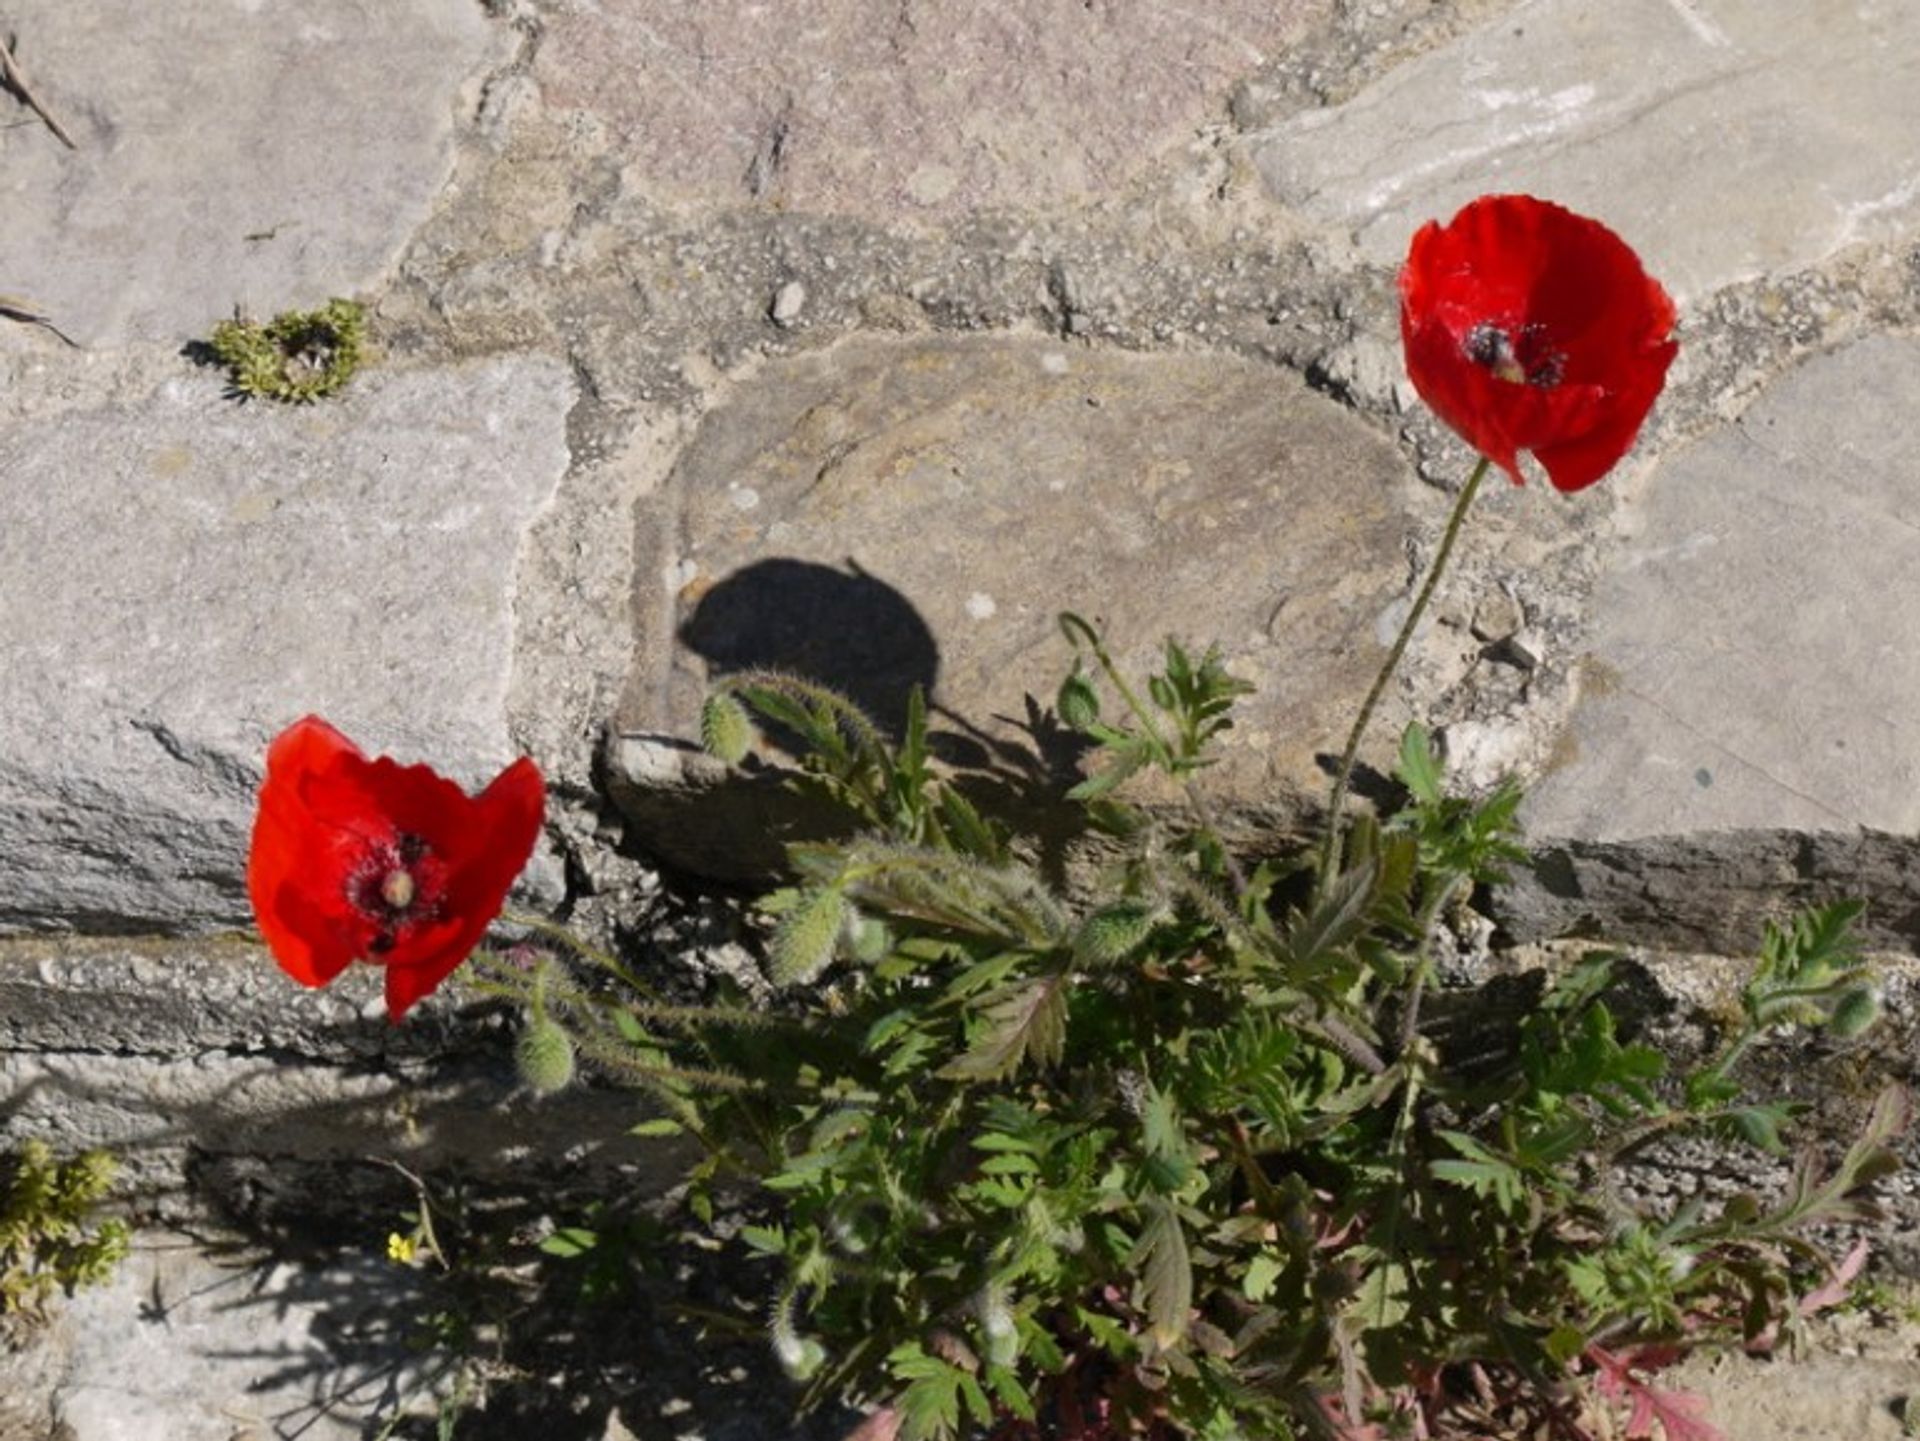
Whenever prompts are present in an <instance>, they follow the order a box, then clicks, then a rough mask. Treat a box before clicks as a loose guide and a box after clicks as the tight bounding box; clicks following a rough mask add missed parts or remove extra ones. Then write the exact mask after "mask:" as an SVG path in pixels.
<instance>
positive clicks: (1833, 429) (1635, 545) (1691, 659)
mask: <svg viewBox="0 0 1920 1441" xmlns="http://www.w3.org/2000/svg"><path fill="white" fill-rule="evenodd" d="M1916 415H1920V340H1915V339H1913V338H1910V337H1905V338H1898V337H1886V336H1882V337H1874V338H1870V339H1867V340H1863V341H1860V342H1858V343H1856V344H1854V345H1852V346H1849V347H1847V348H1846V349H1844V350H1841V351H1838V352H1836V353H1833V354H1830V355H1826V356H1823V357H1820V358H1818V359H1815V360H1813V361H1810V362H1808V363H1807V364H1806V365H1804V366H1803V367H1802V368H1801V369H1800V370H1798V371H1797V372H1794V373H1792V374H1791V375H1789V376H1788V377H1787V378H1785V379H1784V380H1781V381H1779V382H1777V383H1776V384H1775V385H1774V386H1773V387H1772V389H1771V390H1770V391H1769V392H1768V393H1767V394H1765V395H1764V396H1763V397H1762V399H1761V400H1760V401H1759V402H1757V403H1756V404H1755V405H1754V406H1752V407H1751V408H1750V409H1749V410H1748V411H1747V412H1746V414H1745V415H1743V416H1742V417H1741V418H1740V420H1739V421H1738V422H1736V423H1735V424H1734V425H1732V426H1730V427H1728V428H1727V429H1725V430H1722V431H1719V432H1716V433H1715V434H1713V435H1710V436H1709V437H1707V438H1706V439H1704V440H1702V441H1700V442H1699V443H1698V444H1696V445H1694V446H1692V447H1691V448H1690V449H1688V450H1685V451H1682V452H1680V453H1678V454H1676V455H1675V456H1673V457H1672V458H1671V459H1670V460H1668V461H1666V462H1665V463H1663V464H1662V465H1661V466H1659V467H1658V469H1656V471H1655V472H1654V474H1653V476H1652V478H1651V480H1650V481H1649V482H1648V484H1647V486H1646V488H1645V490H1644V492H1643V493H1642V494H1640V495H1638V496H1637V497H1635V498H1634V499H1633V500H1632V502H1631V503H1630V504H1629V505H1627V506H1626V507H1625V510H1624V514H1623V517H1622V524H1623V525H1624V527H1625V528H1626V529H1627V531H1628V534H1627V536H1626V538H1625V540H1624V542H1623V543H1622V544H1621V546H1620V548H1619V549H1618V551H1617V552H1616V553H1615V554H1614V555H1613V557H1612V559H1611V562H1610V569H1609V571H1608V573H1607V574H1606V575H1604V576H1603V578H1602V579H1601V581H1600V583H1599V585H1598V587H1597V588H1596V591H1595V594H1594V596H1593V600H1592V603H1591V615H1592V625H1593V632H1592V637H1591V641H1590V650H1589V653H1588V654H1587V656H1586V657H1585V659H1584V661H1583V663H1582V678H1583V683H1582V691H1583V699H1582V701H1581V703H1580V705H1579V706H1578V708H1577V709H1576V711H1575V712H1574V716H1573V720H1572V723H1571V726H1570V729H1569V731H1568V733H1567V735H1566V736H1565V737H1564V739H1563V741H1562V743H1561V746H1560V750H1559V758H1560V759H1559V764H1558V766H1557V768H1556V769H1555V770H1554V771H1553V772H1552V773H1551V774H1550V775H1549V776H1547V778H1546V779H1544V780H1543V781H1542V782H1541V783H1540V784H1539V785H1538V786H1537V787H1536V788H1535V790H1534V792H1533V795H1532V798H1531V802H1530V806H1529V826H1530V829H1531V830H1532V831H1533V833H1534V834H1535V835H1536V836H1537V837H1539V838H1540V840H1541V842H1542V843H1543V844H1547V845H1550V846H1561V845H1568V844H1572V845H1574V846H1575V847H1576V848H1578V847H1585V848H1587V849H1588V850H1589V851H1591V850H1592V848H1593V847H1595V846H1599V847H1604V848H1607V849H1606V851H1605V853H1606V855H1607V856H1608V857H1610V858H1611V859H1610V861H1609V865H1611V866H1612V868H1613V872H1612V875H1611V884H1613V885H1614V886H1616V887H1625V888H1629V889H1630V888H1631V887H1632V886H1633V885H1635V884H1638V885H1641V886H1642V887H1645V886H1648V885H1653V884H1655V882H1654V880H1653V879H1651V878H1653V877H1657V876H1659V875H1660V874H1661V873H1663V872H1667V871H1670V872H1671V874H1669V875H1668V880H1667V883H1666V884H1668V885H1671V886H1672V887H1673V888H1675V890H1676V892H1677V893H1676V894H1675V895H1674V896H1672V897H1668V898H1667V899H1668V900H1669V901H1670V902H1671V903H1672V904H1673V906H1674V908H1675V919H1676V920H1677V921H1678V922H1680V923H1681V924H1683V925H1684V924H1685V922H1686V920H1687V918H1689V917H1699V916H1701V915H1703V914H1704V915H1711V914H1712V913H1713V911H1714V908H1715V906H1716V905H1719V906H1722V907H1723V909H1724V910H1725V912H1726V914H1728V915H1729V916H1731V915H1736V914H1744V913H1746V912H1750V911H1751V910H1752V909H1753V905H1752V902H1751V899H1750V900H1749V901H1748V903H1746V904H1736V900H1737V897H1736V896H1735V895H1734V894H1732V893H1733V892H1734V891H1736V890H1738V889H1741V888H1747V889H1749V891H1750V893H1751V894H1757V895H1758V896H1760V897H1763V898H1764V897H1766V896H1773V897H1776V898H1777V897H1779V896H1780V895H1781V893H1782V890H1783V888H1789V889H1790V888H1792V887H1794V886H1799V885H1803V884H1805V883H1807V882H1809V881H1810V880H1812V879H1814V873H1815V872H1817V871H1824V870H1829V869H1830V870H1831V871H1832V872H1833V876H1832V877H1830V879H1833V878H1844V877H1846V875H1847V873H1848V872H1849V871H1850V872H1851V873H1852V875H1851V879H1852V883H1853V886H1854V887H1855V888H1856V889H1859V890H1862V891H1864V892H1866V893H1868V894H1870V895H1873V896H1874V897H1875V898H1876V900H1877V902H1878V904H1876V906H1875V910H1876V911H1877V912H1879V918H1880V920H1881V921H1882V922H1883V923H1887V922H1894V923H1896V924H1901V925H1906V924H1910V922H1907V921H1902V920H1901V919H1900V918H1901V917H1902V916H1906V915H1909V914H1911V913H1912V912H1913V908H1914V906H1915V904H1916V902H1917V901H1920V888H1916V886H1915V884H1914V882H1913V880H1912V878H1911V866H1910V864H1907V863H1905V862H1903V860H1902V856H1901V852H1900V849H1899V847H1898V846H1897V845H1896V844H1895V840H1896V839H1897V838H1898V837H1900V836H1911V835H1912V834H1913V833H1914V832H1915V831H1920V647H1916V645H1915V643H1914V634H1913V624H1912V620H1913V617H1912V614H1911V606H1910V605H1909V604H1908V599H1909V598H1910V597H1911V595H1912V592H1913V576H1914V574H1915V573H1916V571H1920V497H1917V496H1916V492H1915V489H1914V484H1913V457H1914V456H1915V455H1916V454H1920V423H1916V421H1915V416H1916ZM1875 833H1880V834H1879V835H1878V837H1877V838H1876V834H1875ZM1823 836H1824V837H1826V838H1827V839H1826V840H1825V841H1823V840H1822V837H1823ZM1661 838H1674V839H1673V840H1662V839H1661ZM1679 838H1684V844H1682V842H1681V840H1680V839H1679ZM1776 838H1786V841H1787V843H1785V844H1782V843H1781V842H1780V840H1778V839H1776ZM1823 845H1825V846H1826V847H1827V848H1828V849H1832V850H1833V851H1834V855H1833V857H1832V858H1830V861H1829V863H1827V864H1823V863H1821V862H1820V860H1819V858H1818V857H1819V853H1820V851H1821V847H1822V846H1823ZM1714 846H1718V847H1720V848H1721V849H1722V850H1723V852H1724V860H1725V863H1724V864H1723V865H1721V866H1720V867H1719V868H1718V872H1717V879H1716V873H1715V870H1714V869H1713V868H1707V867H1702V868H1701V869H1700V870H1699V872H1698V873H1697V874H1695V875H1694V877H1693V878H1692V880H1690V881H1689V880H1687V879H1685V877H1684V875H1683V873H1682V872H1681V871H1680V870H1679V869H1678V865H1679V862H1680V860H1681V859H1682V857H1681V851H1682V850H1686V849H1688V848H1690V850H1689V854H1690V855H1691V863H1692V864H1693V865H1696V866H1697V865H1698V864H1699V861H1700V856H1699V855H1698V854H1697V853H1698V852H1699V851H1700V849H1701V848H1702V847H1707V848H1712V847H1714ZM1743 850H1744V851H1747V852H1750V853H1751V854H1750V856H1749V858H1748V863H1746V864H1741V863H1740V853H1741V852H1742V851H1743ZM1842 854H1844V856H1845V858H1846V859H1845V860H1844V862H1842V860H1841V859H1840V857H1841V856H1842ZM1762 856H1764V857H1765V858H1766V859H1765V860H1764V861H1763V860H1762V859H1760V858H1761V857H1762ZM1635 857H1638V859H1637V860H1635V859H1634V858H1635ZM1906 859H1907V861H1910V859H1911V857H1907V858H1906ZM1622 868H1625V869H1624V873H1623V872H1622ZM1592 870H1593V872H1594V873H1593V874H1591V875H1589V876H1588V877H1587V880H1588V883H1589V887H1588V888H1590V887H1591V885H1595V884H1600V883H1601V882H1603V881H1606V880H1607V879H1608V877H1607V876H1606V875H1605V874H1603V872H1604V871H1605V868H1604V867H1601V866H1599V865H1598V863H1596V865H1595V866H1594V867H1593V868H1592ZM1582 873H1583V874H1584V873H1585V872H1584V870H1583V872H1582ZM1575 881H1576V877H1575V876H1574V875H1573V874H1571V873H1569V874H1566V875H1563V876H1562V877H1561V878H1560V886H1561V889H1562V890H1571V891H1573V892H1575V893H1576V894H1572V895H1567V896H1564V897H1562V898H1561V902H1560V904H1559V905H1558V906H1557V907H1549V914H1550V915H1554V916H1556V917H1557V919H1559V920H1561V921H1565V920H1567V919H1570V918H1571V913H1570V912H1569V911H1568V910H1567V908H1568V907H1573V908H1575V909H1576V910H1577V908H1578V906H1579V904H1580V901H1579V898H1578V895H1577V892H1578V891H1579V890H1580V889H1581V888H1582V887H1581V886H1580V885H1578V884H1575ZM1689 889H1691V890H1692V892H1693V894H1692V896H1691V898H1689V897H1688V896H1687V894H1686V892H1687V891H1688V890H1689ZM1649 909H1650V910H1653V911H1657V910H1658V909H1659V907H1657V906H1652V907H1649ZM1912 938H1913V937H1911V936H1909V937H1908V939H1912ZM1751 939H1752V936H1751V935H1748V936H1745V937H1739V938H1734V939H1733V944H1734V945H1735V946H1740V945H1744V944H1745V943H1747V942H1750V941H1751Z"/></svg>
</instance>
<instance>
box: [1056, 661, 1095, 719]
mask: <svg viewBox="0 0 1920 1441" xmlns="http://www.w3.org/2000/svg"><path fill="white" fill-rule="evenodd" d="M1054 709H1055V710H1057V711H1059V712H1060V719H1061V721H1062V722H1063V723H1064V724H1065V725H1066V726H1068V727H1069V728H1070V729H1072V730H1077V731H1083V730H1086V729H1087V728H1088V727H1089V726H1091V725H1093V724H1095V723H1096V722H1098V721H1099V719H1100V693H1099V692H1098V691H1096V690H1095V689H1094V688H1093V682H1091V681H1089V680H1088V679H1087V678H1086V677H1085V676H1083V675H1081V674H1080V672H1079V671H1075V672H1074V673H1073V674H1072V675H1070V676H1068V677H1067V678H1066V679H1065V680H1063V681H1061V682H1060V695H1059V697H1058V699H1056V700H1055V701H1054Z"/></svg>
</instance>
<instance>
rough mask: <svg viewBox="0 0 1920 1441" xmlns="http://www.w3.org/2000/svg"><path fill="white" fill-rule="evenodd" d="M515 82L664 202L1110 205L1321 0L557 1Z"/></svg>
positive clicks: (873, 206) (927, 213)
mask: <svg viewBox="0 0 1920 1441" xmlns="http://www.w3.org/2000/svg"><path fill="white" fill-rule="evenodd" d="M556 8H557V13H556V14H555V15H554V16H553V18H552V19H551V21H550V22H549V24H548V27H547V31H546V34H545V36H544V39H543V42H542V45H541V48H540V54H539V57H538V60H537V62H536V64H535V67H534V72H533V73H534V76H535V78H536V79H537V80H538V81H539V83H540V85H541V87H542V89H543V90H544V92H545V96H546V99H547V102H548V103H549V104H550V105H552V106H554V107H556V108H559V109H569V108H577V109H580V110H583V111H587V112H589V113H591V114H592V115H593V116H594V117H595V119H596V120H598V121H599V122H600V123H601V124H603V125H605V126H607V127H608V128H609V129H610V130H612V132H613V133H614V135H615V137H617V142H616V143H617V144H618V146H619V149H620V151H621V154H622V155H623V156H624V157H625V158H626V160H627V163H628V164H629V165H630V166H631V167H632V169H633V171H634V172H635V173H636V175H638V176H639V177H642V178H643V184H645V185H647V186H648V187H649V188H653V189H655V190H657V191H658V193H659V194H660V196H661V198H663V199H674V200H686V199H695V200H697V201H699V202H700V203H703V204H712V203H713V202H714V201H716V200H723V201H732V202H735V203H746V202H761V203H764V204H768V205H777V206H782V207H790V208H794V209H800V210H809V211H828V212H844V211H852V212H855V213H862V214H875V213H878V214H886V213H889V212H892V213H896V214H899V215H903V216H906V217H911V218H915V219H943V218H949V217H953V216H957V215H963V214H965V213H967V212H968V211H971V210H976V209H979V208H982V207H986V208H994V207H1005V206H1015V205H1017V206H1021V207H1032V206H1033V205H1034V204H1035V202H1036V201H1038V202H1040V203H1041V204H1042V205H1046V206H1055V205H1058V206H1065V205H1071V204H1075V203H1079V202H1083V201H1085V200H1087V199H1090V198H1094V197H1099V196H1103V195H1107V194H1111V193H1112V192H1114V191H1115V190H1118V189H1119V188H1121V187H1122V186H1124V185H1125V184H1126V182H1127V181H1128V180H1129V179H1131V178H1132V177H1133V176H1134V175H1136V174H1137V173H1138V172H1139V171H1140V170H1141V168H1142V167H1143V166H1144V165H1145V164H1146V163H1148V162H1149V161H1151V160H1152V159H1153V158H1154V157H1155V156H1156V155H1157V154H1158V153H1159V152H1160V151H1162V150H1165V149H1168V148H1171V147H1173V146H1176V145H1179V144H1182V143H1185V142H1186V141H1188V140H1190V139H1191V137H1192V135H1193V132H1194V131H1195V130H1196V129H1197V128H1198V127H1199V126H1200V125H1201V124H1203V123H1204V122H1206V121H1207V120H1209V119H1218V118H1221V110H1222V106H1221V102H1220V98H1219V97H1220V96H1221V95H1223V94H1225V93H1226V92H1227V91H1229V90H1230V89H1231V88H1232V86H1233V84H1234V82H1235V81H1236V80H1237V79H1238V78H1239V77H1240V76H1242V75H1244V74H1246V73H1248V72H1250V71H1252V70H1253V69H1255V68H1256V67H1257V66H1259V65H1260V64H1261V63H1262V62H1263V61H1265V60H1267V59H1269V58H1270V57H1271V56H1272V55H1273V54H1274V52H1275V51H1276V50H1277V49H1278V48H1279V47H1281V46H1284V45H1285V44H1286V43H1287V42H1288V41H1290V40H1292V39H1294V38H1295V37H1297V36H1298V35H1299V34H1300V33H1301V32H1302V30H1303V29H1304V28H1305V27H1306V26H1307V25H1308V24H1309V23H1310V22H1312V21H1314V20H1319V19H1323V18H1324V17H1325V16H1327V15H1328V14H1330V13H1331V12H1332V11H1333V10H1334V9H1335V8H1336V7H1335V6H1334V5H1333V4H1332V3H1330V0H1211V3H1209V4H1207V5H1206V6H1204V7H1192V6H1180V5H1172V4H1165V3H1160V0H1100V3H1097V4H1084V5H1078V4H1076V5H1067V4H1061V5H1032V4H1026V3H1023V0H980V3H974V4H949V3H945V0H827V3H819V0H815V3H811V4H809V5H808V6H807V7H806V10H805V12H804V18H796V16H795V14H794V12H792V11H791V10H789V9H787V8H786V7H783V6H779V5H767V4H764V3H760V0H707V3H703V4H700V5H673V6H662V5H659V4H657V3H654V0H593V3H582V0H569V3H565V4H562V5H560V6H558V7H556Z"/></svg>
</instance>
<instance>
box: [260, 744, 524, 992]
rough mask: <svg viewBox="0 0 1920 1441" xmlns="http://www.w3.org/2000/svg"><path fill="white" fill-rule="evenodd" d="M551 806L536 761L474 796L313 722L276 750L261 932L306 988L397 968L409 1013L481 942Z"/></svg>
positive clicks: (264, 807) (263, 839)
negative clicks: (356, 969)
mask: <svg viewBox="0 0 1920 1441" xmlns="http://www.w3.org/2000/svg"><path fill="white" fill-rule="evenodd" d="M545 808H546V792H545V785H544V782H543V781H542V779H541V776H540V772H539V769H538V768H537V767H536V766H535V765H534V764H533V762H532V761H530V760H525V759H522V760H519V761H516V762H515V763H514V764H512V765H510V766H508V767H507V768H506V769H505V770H504V771H502V772H501V773H500V774H499V775H498V776H497V777H495V779H494V780H493V782H492V784H490V785H489V786H488V787H487V788H486V789H485V790H484V791H483V792H481V794H480V795H478V796H469V795H468V794H467V793H466V792H465V791H463V790H462V789H461V788H460V787H459V786H458V785H456V784H455V783H454V782H452V781H450V780H448V779H446V778H445V777H443V776H441V775H439V774H438V773H436V772H435V771H434V770H433V769H432V768H431V767H428V766H423V765H401V764H399V763H398V762H395V761H392V760H389V759H388V758H386V757H385V756H381V757H378V758H375V759H372V760H369V759H368V758H367V757H366V755H365V754H364V753H363V752H361V750H360V749H359V748H358V747H357V746H355V745H354V744H353V742H351V741H350V740H348V739H347V738H346V737H345V736H343V735H342V734H341V733H340V732H339V731H337V730H335V729H334V728H333V727H332V726H330V725H328V724H327V723H326V722H325V721H323V720H321V719H319V718H318V717H316V716H308V717H305V718H304V719H302V720H299V721H296V722H295V723H294V724H293V725H291V726H289V727H288V728H287V729H286V730H285V731H283V732H282V733H281V734H280V735H279V736H278V737H276V738H275V740H274V741H273V743H272V745H271V746H270V747H269V748H268V752H267V775H266V780H265V781H264V783H263V784H262V785H261V788H260V803H259V810H258V812H257V814H256V816H255V819H254V827H253V837H252V846H251V849H250V851H249V854H248V859H247V889H248V894H249V896H250V898H251V899H252V901H253V908H254V915H255V917H256V919H257V920H258V922H259V926H260V933H261V935H262V936H263V937H264V938H265V940H266V942H267V946H268V948H269V950H270V951H271V952H272V953H273V956H274V959H275V960H276V961H277V962H278V963H279V965H280V966H281V968H282V969H283V970H285V971H286V972H287V974H288V975H290V976H292V977H293V978H294V979H295V980H297V981H299V982H300V983H301V984H303V985H308V986H318V985H324V984H325V983H326V982H328V981H330V980H331V979H333V977H334V976H336V975H338V974H339V973H340V972H341V971H342V970H344V969H345V968H346V967H347V966H348V965H350V964H351V963H352V962H353V961H355V960H366V961H371V962H374V963H378V964H384V965H385V966H386V967H387V973H388V974H387V999H388V1012H389V1014H390V1015H391V1016H392V1017H393V1019H395V1020H398V1019H400V1017H401V1016H403V1015H404V1014H405V1013H406V1011H407V1010H408V1009H409V1008H410V1007H411V1006H412V1005H413V1004H414V1003H415V1002H416V1001H418V1000H419V999H420V998H421V997H422V996H424V995H426V994H427V993H428V992H430V991H432V990H433V988H434V987H435V986H437V985H439V984H440V982H441V981H443V980H445V979H446V977H447V976H448V975H450V974H451V973H452V972H453V971H454V970H455V969H457V968H458V967H459V965H460V963H461V962H462V961H464V960H465V959H466V958H467V956H468V955H470V954H471V953H472V951H473V948H474V947H475V946H476V945H478V944H479V943H480V939H481V937H482V936H483V935H484V934H485V933H486V930H487V927H488V926H489V925H491V924H492V923H493V921H494V919H495V918H496V917H497V916H498V915H499V914H500V909H501V907H502V906H503V905H504V904H505V902H506V893H507V890H508V888H509V887H510V886H511V885H512V884H513V880H514V878H515V877H516V876H517V875H518V874H519V873H520V871H521V870H522V869H524V867H525V865H526V863H527V859H528V857H529V856H530V855H531V854H532V852H533V847H534V844H535V843H536V842H537V841H538V839H539V836H540V828H541V824H542V821H543V819H544V813H545ZM396 881H398V882H402V883H404V884H402V885H401V887H400V889H399V890H398V891H397V892H396V891H395V890H394V889H393V886H394V883H395V882H396Z"/></svg>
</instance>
